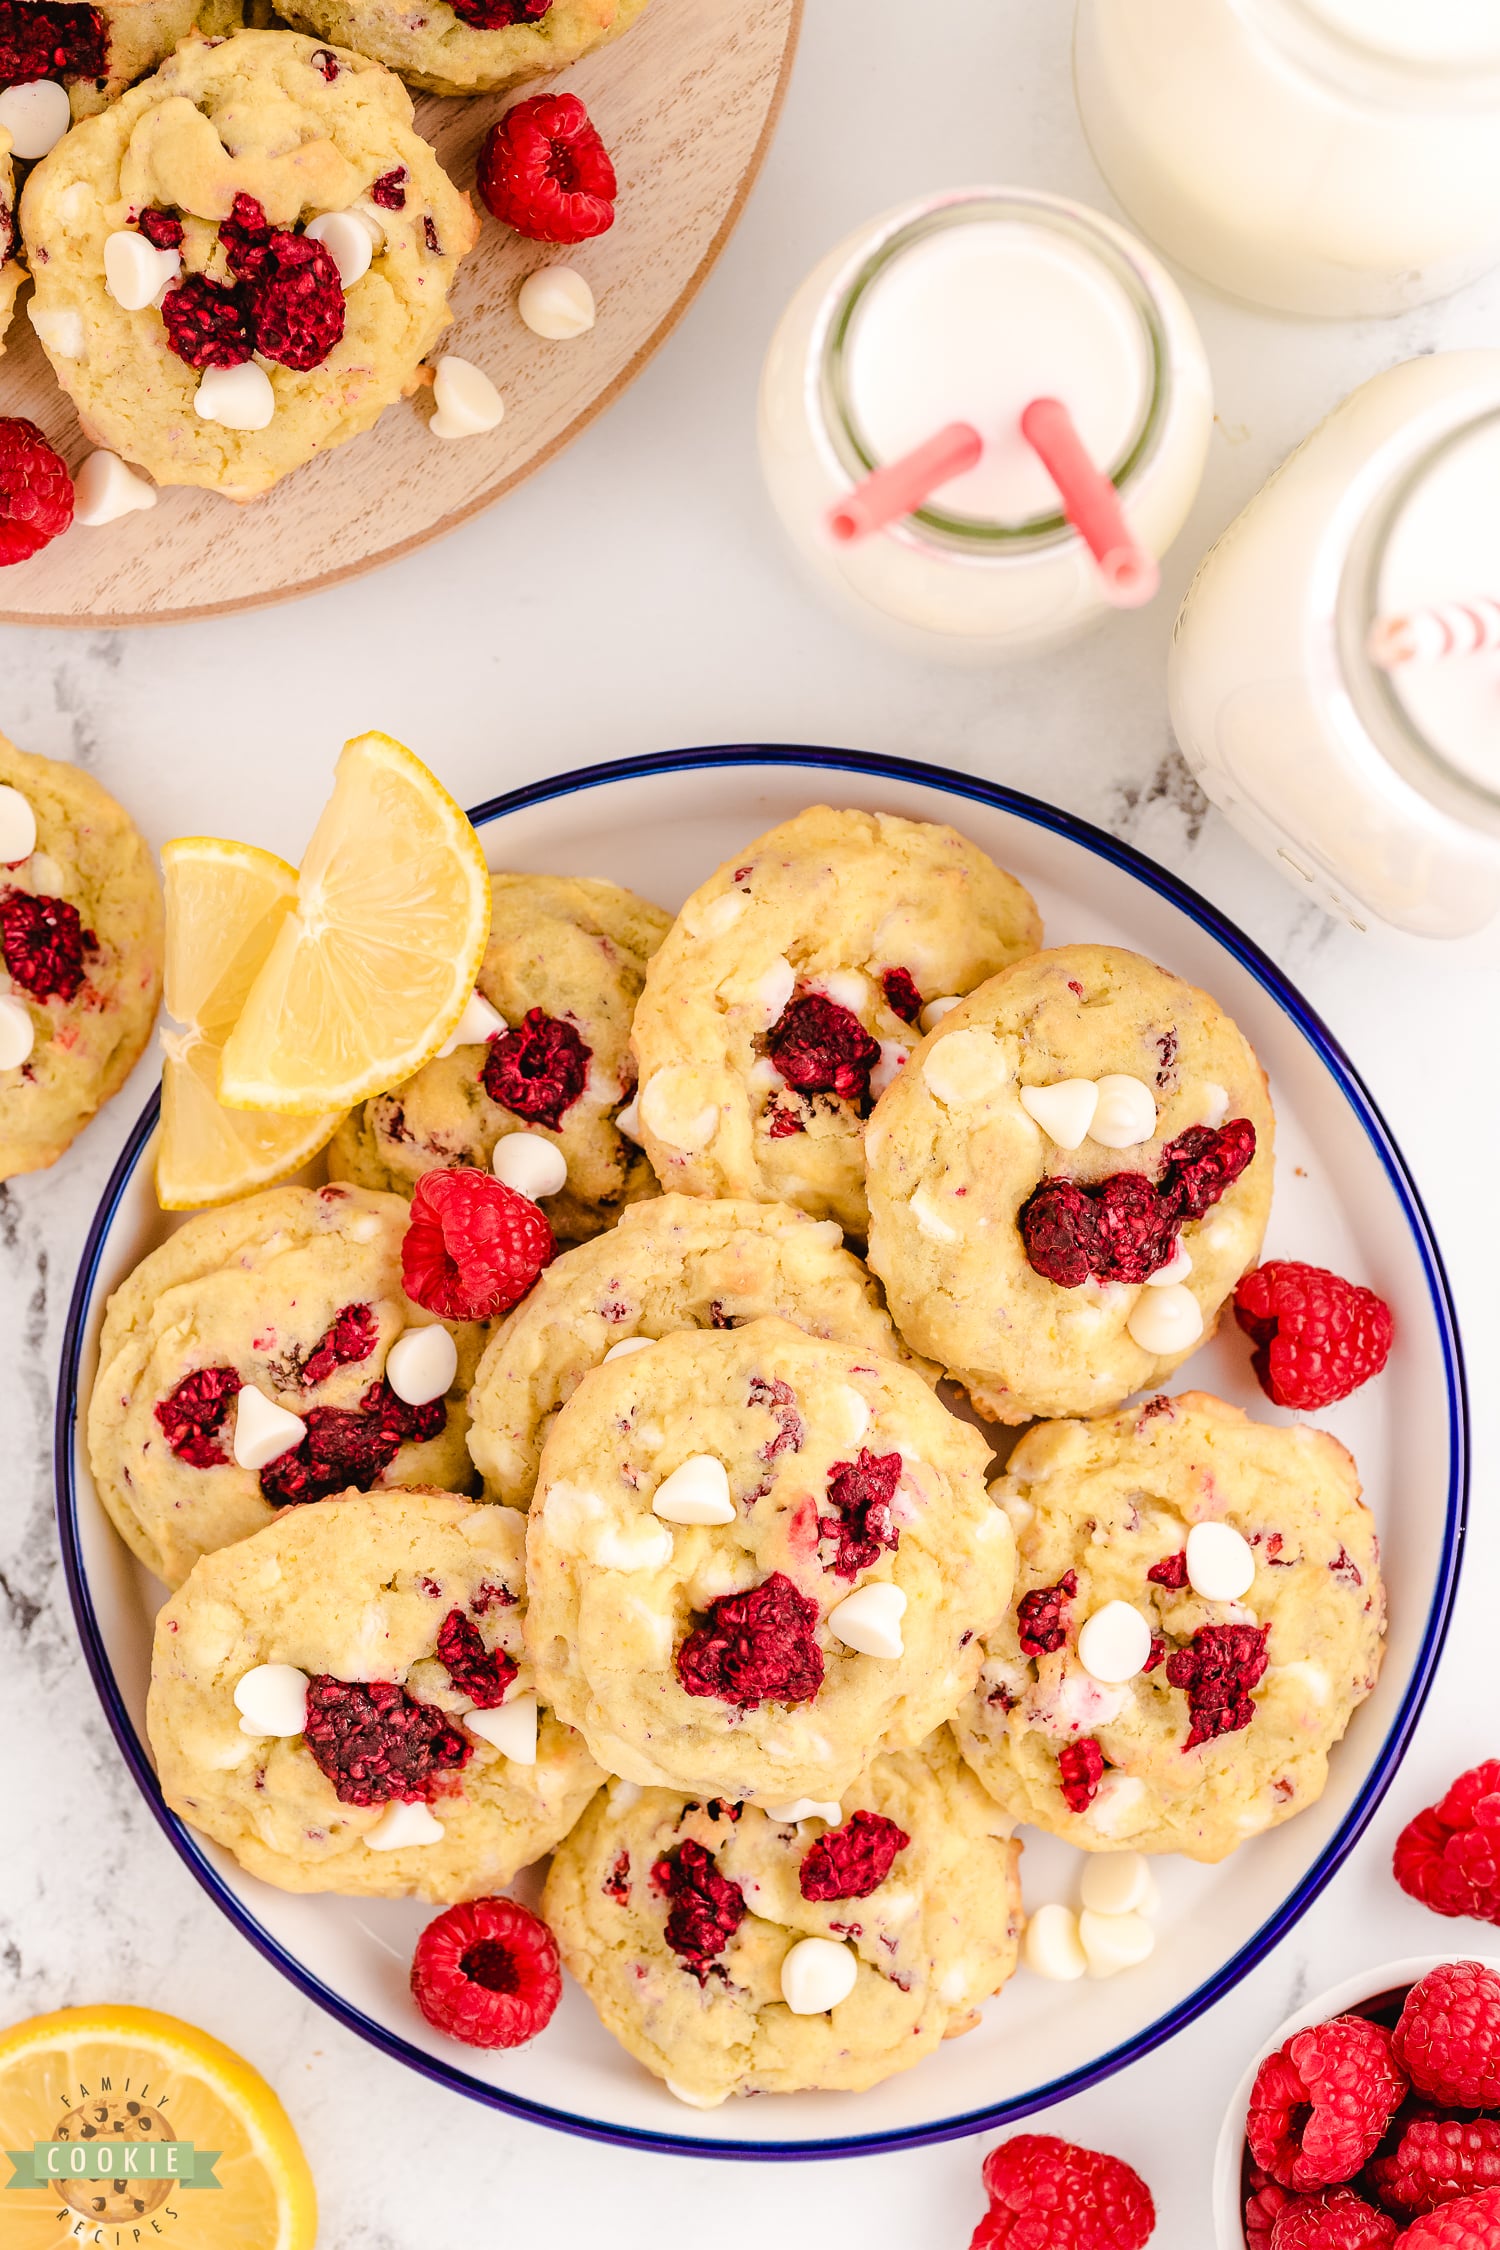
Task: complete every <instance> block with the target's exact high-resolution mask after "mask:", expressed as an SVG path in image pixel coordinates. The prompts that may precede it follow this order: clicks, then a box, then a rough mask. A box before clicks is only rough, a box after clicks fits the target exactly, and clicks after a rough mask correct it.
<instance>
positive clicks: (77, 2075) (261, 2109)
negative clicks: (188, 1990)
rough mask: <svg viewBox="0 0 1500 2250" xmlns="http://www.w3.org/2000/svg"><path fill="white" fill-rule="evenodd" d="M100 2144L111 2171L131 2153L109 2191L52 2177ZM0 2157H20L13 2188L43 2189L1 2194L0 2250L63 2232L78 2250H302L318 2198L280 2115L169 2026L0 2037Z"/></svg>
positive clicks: (59, 2021) (40, 2027) (51, 2026)
mask: <svg viewBox="0 0 1500 2250" xmlns="http://www.w3.org/2000/svg"><path fill="white" fill-rule="evenodd" d="M101 2141H102V2142H106V2143H107V2144H108V2145H109V2146H110V2147H111V2150H112V2151H113V2153H114V2155H115V2159H116V2161H120V2157H119V2151H120V2150H121V2149H124V2150H125V2151H127V2152H130V2154H129V2156H128V2157H127V2159H126V2160H125V2162H122V2166H121V2168H122V2171H124V2170H125V2163H126V2162H133V2164H134V2165H135V2166H136V2167H138V2169H136V2170H134V2171H133V2172H132V2173H131V2175H130V2176H128V2177H122V2178H119V2179H115V2178H109V2179H93V2178H85V2177H79V2176H76V2175H74V2174H72V2173H71V2172H70V2171H68V2170H66V2169H64V2167H67V2166H68V2165H69V2164H70V2163H72V2162H74V2161H76V2160H77V2152H78V2150H79V2148H80V2145H81V2146H82V2147H83V2148H84V2149H87V2147H88V2146H89V2144H90V2143H96V2144H97V2143H99V2142H101ZM168 2144H172V2146H171V2147H170V2148H169V2147H168ZM153 2146H154V2154H153V2153H150V2152H151V2151H152V2150H153ZM0 2149H4V2150H13V2151H15V2152H17V2154H19V2155H21V2156H23V2157H24V2158H25V2160H26V2172H25V2173H24V2174H23V2175H22V2177H28V2178H33V2179H34V2178H36V2177H37V2176H38V2173H39V2172H40V2173H41V2174H43V2175H44V2176H46V2177H47V2180H48V2184H47V2185H45V2186H20V2185H17V2184H15V2183H14V2181H13V2182H12V2184H11V2185H9V2186H8V2187H6V2188H4V2189H3V2190H0V2196H3V2205H4V2227H3V2235H4V2241H5V2246H6V2250H43V2246H44V2245H51V2244H55V2243H57V2242H59V2241H72V2239H73V2236H74V2234H75V2232H76V2233H77V2234H78V2236H79V2239H80V2240H83V2241H87V2242H90V2243H93V2242H96V2241H97V2242H103V2243H106V2244H113V2243H115V2242H116V2241H118V2242H120V2243H122V2244H135V2243H138V2242H153V2243H154V2242H157V2241H161V2242H163V2243H165V2244H171V2243H172V2242H173V2241H178V2240H180V2242H181V2245H182V2250H313V2243H314V2240H315V2238H316V2235H317V2230H318V2205H317V2196H316V2192H315V2190H314V2188H313V2180H312V2174H311V2172H310V2171H309V2170H308V2168H307V2159H306V2157H305V2156H304V2155H303V2153H302V2150H301V2147H300V2145H299V2144H298V2140H297V2136H296V2134H295V2133H294V2132H293V2130H292V2126H291V2121H290V2119H289V2118H288V2116H287V2114H286V2111H285V2110H284V2109H283V2108H282V2106H281V2104H280V2102H279V2101H278V2100H277V2099H276V2096H275V2095H274V2094H273V2093H272V2091H271V2089H270V2087H269V2086H268V2085H267V2084H266V2082H265V2080H264V2079H263V2078H262V2077H261V2076H260V2075H259V2073H258V2072H257V2071H254V2070H252V2069H251V2068H250V2065H249V2064H248V2063H247V2062H244V2061H242V2060H241V2058H240V2057H239V2056H238V2055H236V2054H235V2053H233V2051H232V2050H231V2049H230V2048H228V2047H224V2046H221V2045H220V2044H219V2042H218V2040H217V2039H210V2038H209V2036H208V2034H207V2033H206V2032H203V2031H197V2030H195V2029H194V2027H193V2026H192V2025H191V2024H189V2023H179V2022H178V2020H177V2018H176V2017H175V2016H161V2015H157V2014H156V2013H155V2012H154V2011H153V2010H152V2009H149V2008H123V2007H120V2008H115V2007H103V2008H60V2009H59V2010H58V2011H57V2013H56V2014H55V2015H50V2016H33V2017H32V2018H31V2020H30V2022H29V2023H18V2024H17V2025H16V2026H15V2027H14V2029H12V2030H10V2031H6V2032H0ZM49 2149H50V2150H52V2151H53V2152H54V2153H53V2154H52V2155H51V2156H50V2157H49V2155H48V2154H47V2153H46V2152H47V2151H48V2150H49ZM215 2154H216V2161H215V2162H214V2163H213V2165H212V2167H209V2166H208V2165H207V2162H206V2159H207V2158H209V2157H210V2156H215ZM59 2175H60V2176H59ZM200 2177H202V2178H203V2180H204V2184H203V2185H202V2186H201V2187H200V2186H198V2185H191V2186H190V2185H188V2184H187V2183H188V2181H189V2180H190V2179H192V2180H196V2179H198V2178H200ZM215 2182H216V2183H217V2186H215V2185H214V2184H213V2183H215ZM64 2210H65V2211H66V2214H67V2216H66V2219H65V2220H64V2219H63V2213H64ZM75 2212H76V2213H77V2214H78V2218H77V2219H75V2218H74V2217H73V2214H74V2213H75ZM60 2220H62V2221H63V2223H62V2224H59V2221H60ZM79 2220H83V2221H84V2222H86V2223H85V2224H83V2225H81V2226H80V2225H79Z"/></svg>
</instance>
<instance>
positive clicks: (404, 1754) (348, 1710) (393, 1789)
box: [303, 1672, 474, 1805]
mask: <svg viewBox="0 0 1500 2250" xmlns="http://www.w3.org/2000/svg"><path fill="white" fill-rule="evenodd" d="M303 1740H304V1741H305V1742H306V1744H307V1747H308V1749H309V1750H310V1751H311V1753H312V1756H313V1758H314V1760H315V1761H316V1763H317V1766H318V1770H319V1772H320V1773H322V1774H323V1775H324V1777H325V1779H327V1780H328V1781H331V1782H332V1784H333V1790H334V1795H335V1796H336V1797H337V1798H338V1800H339V1802H340V1804H344V1805H389V1804H392V1803H394V1802H395V1801H396V1800H397V1799H399V1800H400V1801H401V1802H402V1803H403V1804H408V1805H409V1804H416V1803H419V1802H422V1803H430V1802H431V1800H432V1799H433V1798H434V1797H435V1796H437V1794H438V1793H439V1791H440V1790H441V1789H442V1787H443V1785H444V1782H445V1779H446V1777H447V1776H448V1775H449V1774H450V1773H457V1772H459V1771H460V1770H461V1768H463V1767H464V1766H466V1765H467V1764H468V1762H469V1760H470V1758H472V1757H473V1755H474V1745H473V1743H472V1742H471V1741H470V1740H469V1738H468V1736H467V1735H466V1734H465V1733H464V1732H463V1730H462V1728H461V1727H457V1726H455V1725H454V1724H453V1722H452V1720H451V1719H450V1718H449V1717H448V1714H447V1713H446V1711H439V1710H438V1709H437V1708H436V1707H435V1706H434V1705H433V1704H431V1703H419V1702H418V1701H417V1699H416V1697H415V1696H414V1695H408V1694H407V1692H406V1689H405V1688H404V1687H398V1686H397V1685H396V1683H395V1681H394V1680H338V1679H335V1678H334V1677H333V1675H332V1674H331V1673H328V1672H317V1673H315V1674H314V1675H313V1677H312V1678H311V1679H310V1680H309V1681H308V1683H307V1725H306V1727H305V1728H304V1730H303Z"/></svg>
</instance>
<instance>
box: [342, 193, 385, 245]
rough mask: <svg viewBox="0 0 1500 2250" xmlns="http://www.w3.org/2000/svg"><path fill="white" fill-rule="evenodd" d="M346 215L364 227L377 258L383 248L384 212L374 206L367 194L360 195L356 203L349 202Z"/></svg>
mask: <svg viewBox="0 0 1500 2250" xmlns="http://www.w3.org/2000/svg"><path fill="white" fill-rule="evenodd" d="M348 215H349V217H350V218H351V219H357V220H358V221H359V224H360V225H361V226H362V227H363V228H364V230H365V233H366V234H367V235H368V236H369V237H370V246H371V248H372V249H373V250H374V252H375V255H376V257H377V258H378V257H379V255H380V253H381V251H382V250H383V249H384V248H385V214H384V213H383V212H382V211H380V210H378V209H377V208H376V206H375V205H374V204H373V203H372V202H371V201H370V199H369V197H368V196H367V195H362V196H361V197H360V199H359V201H358V202H357V203H351V204H350V206H349V214H348Z"/></svg>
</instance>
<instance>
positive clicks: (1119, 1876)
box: [1080, 1852, 1160, 1914]
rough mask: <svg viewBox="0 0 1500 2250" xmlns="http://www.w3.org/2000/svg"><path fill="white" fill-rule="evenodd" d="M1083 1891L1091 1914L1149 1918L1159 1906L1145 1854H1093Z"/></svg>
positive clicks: (1086, 1871)
mask: <svg viewBox="0 0 1500 2250" xmlns="http://www.w3.org/2000/svg"><path fill="white" fill-rule="evenodd" d="M1080 1890H1081V1892H1082V1897H1083V1903H1084V1905H1085V1906H1086V1907H1087V1908H1088V1910H1089V1912H1090V1913H1091V1914H1149V1913H1150V1912H1151V1910H1152V1909H1153V1907H1155V1906H1158V1905H1159V1904H1160V1894H1159V1893H1158V1891H1157V1888H1156V1877H1155V1876H1154V1875H1153V1874H1152V1872H1151V1863H1150V1861H1149V1860H1148V1859H1147V1858H1146V1856H1145V1854H1144V1853H1143V1852H1090V1853H1089V1855H1088V1857H1087V1859H1086V1860H1085V1861H1084V1868H1083V1879H1082V1882H1081V1884H1080Z"/></svg>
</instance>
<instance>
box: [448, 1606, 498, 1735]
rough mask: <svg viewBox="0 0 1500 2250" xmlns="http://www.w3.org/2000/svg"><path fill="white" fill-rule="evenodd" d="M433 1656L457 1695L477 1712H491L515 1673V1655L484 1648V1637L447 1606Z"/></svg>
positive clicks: (462, 1614) (459, 1612)
mask: <svg viewBox="0 0 1500 2250" xmlns="http://www.w3.org/2000/svg"><path fill="white" fill-rule="evenodd" d="M437 1659H438V1662H439V1664H444V1665H446V1666H447V1668H448V1677H449V1679H450V1680H451V1681H452V1682H453V1685H454V1686H455V1687H456V1688H457V1689H458V1692H459V1694H460V1695H466V1696H467V1697H468V1698H469V1700H470V1702H471V1703H472V1704H473V1705H474V1707H475V1709H476V1710H479V1711H494V1710H496V1709H498V1707H499V1705H500V1704H502V1703H503V1702H504V1701H505V1696H506V1691H507V1689H508V1688H509V1686H510V1684H511V1681H512V1680H513V1679H514V1678H515V1676H516V1671H517V1665H516V1661H515V1658H514V1657H512V1656H507V1655H506V1653H505V1651H504V1649H503V1648H486V1647H485V1645H484V1636H483V1635H482V1634H481V1632H480V1630H479V1628H478V1626H477V1625H476V1624H474V1622H473V1621H472V1619H470V1618H467V1617H465V1615H464V1613H463V1611H462V1610H461V1609H450V1610H449V1612H448V1614H447V1616H446V1617H445V1618H444V1619H443V1622H442V1624H441V1625H440V1626H439V1627H438V1637H437Z"/></svg>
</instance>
